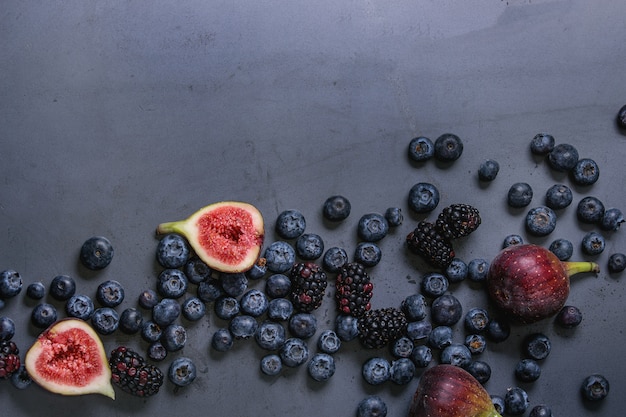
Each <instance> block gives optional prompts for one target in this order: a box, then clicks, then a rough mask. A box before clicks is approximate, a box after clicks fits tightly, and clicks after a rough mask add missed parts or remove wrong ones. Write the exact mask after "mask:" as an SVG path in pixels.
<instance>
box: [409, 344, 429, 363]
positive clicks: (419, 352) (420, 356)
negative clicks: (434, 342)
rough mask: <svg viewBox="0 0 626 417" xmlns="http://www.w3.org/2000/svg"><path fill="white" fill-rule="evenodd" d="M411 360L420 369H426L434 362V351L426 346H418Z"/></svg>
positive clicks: (414, 349)
mask: <svg viewBox="0 0 626 417" xmlns="http://www.w3.org/2000/svg"><path fill="white" fill-rule="evenodd" d="M411 360H412V361H413V363H414V364H415V366H417V367H418V368H426V367H427V366H428V365H430V362H432V360H433V351H432V350H431V349H430V348H429V347H428V346H426V345H418V346H415V347H414V348H413V350H412V351H411Z"/></svg>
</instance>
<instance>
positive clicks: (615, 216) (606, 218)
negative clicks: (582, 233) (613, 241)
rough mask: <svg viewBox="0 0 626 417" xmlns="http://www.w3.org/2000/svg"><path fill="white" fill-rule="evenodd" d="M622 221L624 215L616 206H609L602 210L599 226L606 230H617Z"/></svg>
mask: <svg viewBox="0 0 626 417" xmlns="http://www.w3.org/2000/svg"><path fill="white" fill-rule="evenodd" d="M622 223H624V215H623V214H622V211H621V210H620V209H617V208H610V209H607V210H605V211H604V215H603V216H602V220H600V228H601V229H602V230H607V231H613V232H615V231H617V230H618V229H619V227H620V226H621V224H622Z"/></svg>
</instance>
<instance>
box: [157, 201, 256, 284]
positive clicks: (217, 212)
mask: <svg viewBox="0 0 626 417" xmlns="http://www.w3.org/2000/svg"><path fill="white" fill-rule="evenodd" d="M166 233H178V234H180V235H183V236H184V237H185V238H186V239H187V241H188V242H189V244H190V245H191V247H192V248H193V250H194V251H195V252H196V255H198V257H199V258H200V259H202V260H203V261H204V262H205V263H206V264H207V265H208V266H209V267H210V268H212V269H215V270H217V271H220V272H226V273H236V272H245V271H247V270H249V269H250V268H252V266H253V265H254V263H255V262H256V261H257V259H258V258H259V255H260V253H261V247H262V246H263V238H264V225H263V216H262V215H261V212H260V211H259V210H258V209H257V208H256V207H254V206H253V205H251V204H249V203H243V202H238V201H222V202H219V203H214V204H210V205H208V206H206V207H203V208H201V209H200V210H198V211H196V212H195V213H194V214H192V215H191V216H189V217H188V218H187V219H185V220H179V221H174V222H167V223H161V224H160V225H159V226H158V227H157V234H166Z"/></svg>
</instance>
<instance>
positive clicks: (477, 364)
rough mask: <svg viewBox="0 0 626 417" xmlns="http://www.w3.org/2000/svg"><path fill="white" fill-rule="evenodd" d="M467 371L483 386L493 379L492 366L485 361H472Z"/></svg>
mask: <svg viewBox="0 0 626 417" xmlns="http://www.w3.org/2000/svg"><path fill="white" fill-rule="evenodd" d="M465 370H466V371H467V372H469V374H470V375H472V376H473V377H474V378H476V380H477V381H478V382H480V383H481V384H485V383H486V382H487V381H489V379H490V378H491V366H489V364H488V363H487V362H485V361H471V362H470V363H469V364H468V365H467V366H466V367H465Z"/></svg>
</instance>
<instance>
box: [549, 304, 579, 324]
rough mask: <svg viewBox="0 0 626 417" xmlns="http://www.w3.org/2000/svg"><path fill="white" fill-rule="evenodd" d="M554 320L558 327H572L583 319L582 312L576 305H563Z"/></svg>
mask: <svg viewBox="0 0 626 417" xmlns="http://www.w3.org/2000/svg"><path fill="white" fill-rule="evenodd" d="M554 321H555V323H556V324H557V325H559V326H560V327H563V328H565V329H572V328H574V327H576V326H578V325H579V324H580V323H581V322H582V321H583V313H582V312H581V311H580V309H579V308H578V307H576V306H563V308H561V310H559V312H558V313H557V315H556V317H555V318H554Z"/></svg>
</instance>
